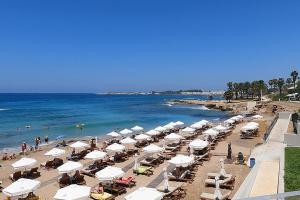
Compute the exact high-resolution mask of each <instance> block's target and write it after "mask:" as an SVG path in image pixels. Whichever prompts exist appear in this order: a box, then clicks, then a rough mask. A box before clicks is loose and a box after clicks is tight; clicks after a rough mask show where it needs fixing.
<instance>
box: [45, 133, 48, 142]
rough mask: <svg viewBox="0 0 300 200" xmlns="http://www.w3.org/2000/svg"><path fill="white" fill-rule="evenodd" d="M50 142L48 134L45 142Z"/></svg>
mask: <svg viewBox="0 0 300 200" xmlns="http://www.w3.org/2000/svg"><path fill="white" fill-rule="evenodd" d="M48 142H49V138H48V135H46V137H45V143H47V144H48Z"/></svg>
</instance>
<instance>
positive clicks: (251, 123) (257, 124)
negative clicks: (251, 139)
mask: <svg viewBox="0 0 300 200" xmlns="http://www.w3.org/2000/svg"><path fill="white" fill-rule="evenodd" d="M247 125H254V126H257V127H259V123H257V122H249V123H248V124H247Z"/></svg>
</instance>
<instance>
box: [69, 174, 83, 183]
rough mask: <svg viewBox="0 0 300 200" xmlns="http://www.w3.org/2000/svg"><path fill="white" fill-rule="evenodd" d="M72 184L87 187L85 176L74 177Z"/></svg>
mask: <svg viewBox="0 0 300 200" xmlns="http://www.w3.org/2000/svg"><path fill="white" fill-rule="evenodd" d="M71 181H72V184H77V185H85V184H86V181H85V180H84V175H74V176H73V177H72V178H71Z"/></svg>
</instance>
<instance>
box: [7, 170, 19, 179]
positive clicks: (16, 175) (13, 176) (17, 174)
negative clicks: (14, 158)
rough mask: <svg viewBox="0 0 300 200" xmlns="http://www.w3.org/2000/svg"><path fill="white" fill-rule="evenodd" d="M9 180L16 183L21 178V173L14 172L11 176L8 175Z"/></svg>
mask: <svg viewBox="0 0 300 200" xmlns="http://www.w3.org/2000/svg"><path fill="white" fill-rule="evenodd" d="M9 178H10V179H11V180H12V181H16V180H18V179H20V178H22V172H21V171H17V172H14V173H13V174H10V175H9Z"/></svg>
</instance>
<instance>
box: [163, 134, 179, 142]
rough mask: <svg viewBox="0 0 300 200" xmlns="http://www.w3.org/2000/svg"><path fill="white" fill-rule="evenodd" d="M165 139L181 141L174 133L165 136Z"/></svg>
mask: <svg viewBox="0 0 300 200" xmlns="http://www.w3.org/2000/svg"><path fill="white" fill-rule="evenodd" d="M165 139H166V140H168V141H179V140H181V139H182V136H181V135H178V134H176V133H170V134H169V135H167V136H165Z"/></svg>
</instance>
